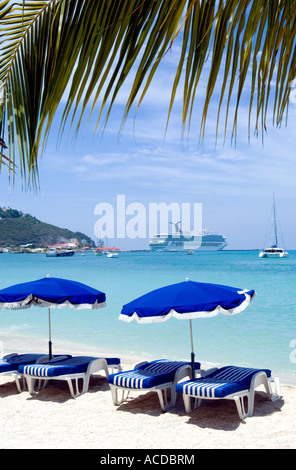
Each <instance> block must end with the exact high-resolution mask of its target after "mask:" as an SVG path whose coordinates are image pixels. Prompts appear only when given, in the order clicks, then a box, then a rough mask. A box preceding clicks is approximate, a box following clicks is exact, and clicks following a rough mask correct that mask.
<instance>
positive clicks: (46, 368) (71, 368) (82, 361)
mask: <svg viewBox="0 0 296 470" xmlns="http://www.w3.org/2000/svg"><path fill="white" fill-rule="evenodd" d="M95 359H98V358H97V357H91V356H76V357H71V358H69V359H65V360H63V361H60V362H48V363H45V364H34V365H26V366H23V367H20V368H19V372H20V373H23V374H27V375H32V376H34V377H58V376H60V375H71V374H80V373H84V372H86V370H87V367H88V365H89V363H90V362H91V361H93V360H95ZM105 359H106V361H107V364H108V365H110V366H112V365H118V364H120V359H119V358H105Z"/></svg>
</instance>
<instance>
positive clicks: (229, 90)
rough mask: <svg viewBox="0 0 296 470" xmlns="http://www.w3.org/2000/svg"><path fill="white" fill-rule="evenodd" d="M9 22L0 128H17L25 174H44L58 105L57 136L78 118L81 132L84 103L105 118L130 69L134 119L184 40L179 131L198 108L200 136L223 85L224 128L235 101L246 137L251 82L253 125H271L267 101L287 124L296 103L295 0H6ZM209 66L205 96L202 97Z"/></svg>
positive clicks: (0, 75)
mask: <svg viewBox="0 0 296 470" xmlns="http://www.w3.org/2000/svg"><path fill="white" fill-rule="evenodd" d="M0 28H1V29H0V30H1V36H0V45H1V53H0V59H1V62H0V83H1V85H2V92H3V95H2V99H1V100H0V136H1V137H2V138H3V137H4V135H5V136H6V135H7V137H6V141H7V144H8V147H9V160H10V161H11V162H13V163H15V161H16V158H17V157H18V158H19V161H20V171H21V173H22V177H23V181H24V183H25V184H30V185H32V186H37V185H38V158H39V156H40V155H42V152H43V150H44V148H45V145H46V142H47V138H48V135H49V132H50V128H51V125H52V122H53V119H54V116H55V115H56V112H57V109H58V107H60V108H59V109H61V111H62V120H61V124H60V135H59V138H62V136H63V135H64V130H65V128H66V124H67V123H68V122H69V123H70V125H71V127H72V128H73V126H74V128H73V129H74V130H75V132H78V131H79V128H80V126H81V123H82V118H83V117H84V116H85V115H86V113H88V115H87V117H88V118H89V119H90V117H91V116H94V117H95V118H96V119H97V124H99V123H100V122H102V123H103V124H104V125H106V123H107V121H108V118H109V116H110V113H111V110H112V107H113V105H114V103H115V102H116V97H117V95H118V92H119V91H120V89H121V87H122V85H123V84H124V83H126V79H127V77H129V76H132V77H133V81H132V85H131V88H130V92H129V96H128V99H127V102H126V107H125V110H124V113H123V117H122V125H124V122H125V120H126V118H127V116H128V115H129V113H130V112H131V110H132V109H133V105H134V104H136V109H138V107H139V106H140V105H141V103H142V101H143V99H144V97H145V94H146V92H147V90H148V89H149V86H150V85H151V82H152V80H153V78H154V76H155V74H156V73H157V69H158V67H159V64H160V63H161V62H162V61H164V60H165V58H166V52H167V51H168V50H169V49H170V48H171V47H174V42H175V41H176V40H177V39H178V41H180V43H181V48H180V56H179V63H178V65H177V67H176V72H175V79H174V83H173V86H172V92H171V101H170V104H169V107H168V122H167V125H168V123H169V117H170V114H171V112H172V108H173V104H174V101H175V97H176V92H177V90H178V88H179V87H183V111H182V129H181V131H182V133H184V131H185V129H186V128H187V129H188V131H189V129H190V123H191V121H192V118H193V116H194V113H199V114H200V115H201V118H202V119H201V128H200V138H201V139H204V135H205V128H206V122H207V119H208V110H209V106H210V104H211V103H212V101H213V94H214V93H218V95H219V102H218V107H217V131H216V134H217V137H218V132H219V127H218V125H219V123H220V122H221V120H222V121H223V120H224V138H226V130H227V128H228V120H229V115H230V109H231V108H234V115H233V122H232V136H233V138H234V139H236V138H237V125H238V120H239V108H240V104H241V100H242V96H243V93H248V95H249V136H250V134H251V130H252V127H253V129H254V132H255V133H257V134H258V133H259V132H260V131H261V134H262V136H263V134H264V130H265V128H266V125H267V120H268V110H269V109H271V110H272V114H273V119H274V124H275V125H277V126H279V125H281V123H282V121H283V118H284V116H286V114H287V111H288V103H289V93H290V89H291V86H290V84H291V82H292V80H293V79H294V77H295V75H296V60H295V58H296V57H295V55H296V48H295V33H296V0H285V1H284V0H256V1H254V0H240V1H239V0H216V1H215V0H116V1H110V0H100V1H93V0H44V1H39V0H30V1H26V0H24V1H20V2H19V3H13V4H12V2H11V1H9V0H5V1H4V0H0ZM205 66H207V67H208V68H209V72H208V76H207V87H206V94H205V100H204V103H201V105H199V107H198V108H197V106H196V104H197V102H196V93H197V90H198V86H199V85H200V78H201V75H202V72H204V70H205ZM273 83H274V85H273ZM63 96H66V103H64V100H63V101H62V97H63ZM270 102H271V105H270ZM62 103H64V104H62ZM98 103H100V104H98ZM198 104H199V103H198ZM222 110H224V113H223V115H222ZM253 111H254V113H253ZM71 127H70V128H71ZM0 157H1V159H2V158H3V155H2V153H1V155H0ZM9 168H11V165H9Z"/></svg>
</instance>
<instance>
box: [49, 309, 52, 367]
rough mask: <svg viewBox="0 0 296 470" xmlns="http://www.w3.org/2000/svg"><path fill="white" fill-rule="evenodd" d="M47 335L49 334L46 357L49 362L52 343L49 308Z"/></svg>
mask: <svg viewBox="0 0 296 470" xmlns="http://www.w3.org/2000/svg"><path fill="white" fill-rule="evenodd" d="M48 333H49V341H48V356H49V360H51V359H52V342H51V326H50V308H49V307H48Z"/></svg>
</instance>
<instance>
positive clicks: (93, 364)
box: [86, 358, 109, 378]
mask: <svg viewBox="0 0 296 470" xmlns="http://www.w3.org/2000/svg"><path fill="white" fill-rule="evenodd" d="M99 370H103V371H104V372H105V374H106V377H107V378H108V377H109V371H108V365H107V361H106V359H103V358H99V359H94V360H93V361H90V363H89V364H88V366H87V372H86V374H87V375H91V374H93V373H95V372H98V371H99Z"/></svg>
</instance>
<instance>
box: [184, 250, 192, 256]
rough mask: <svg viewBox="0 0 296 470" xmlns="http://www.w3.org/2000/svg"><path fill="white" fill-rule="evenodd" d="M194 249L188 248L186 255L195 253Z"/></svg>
mask: <svg viewBox="0 0 296 470" xmlns="http://www.w3.org/2000/svg"><path fill="white" fill-rule="evenodd" d="M193 253H194V251H193V250H187V251H186V255H193Z"/></svg>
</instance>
